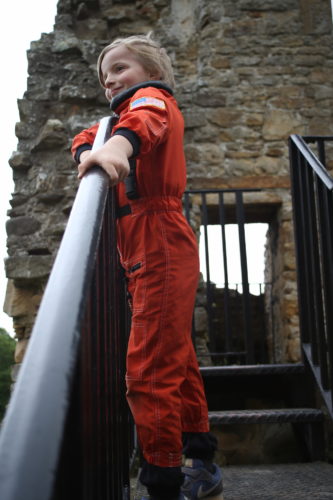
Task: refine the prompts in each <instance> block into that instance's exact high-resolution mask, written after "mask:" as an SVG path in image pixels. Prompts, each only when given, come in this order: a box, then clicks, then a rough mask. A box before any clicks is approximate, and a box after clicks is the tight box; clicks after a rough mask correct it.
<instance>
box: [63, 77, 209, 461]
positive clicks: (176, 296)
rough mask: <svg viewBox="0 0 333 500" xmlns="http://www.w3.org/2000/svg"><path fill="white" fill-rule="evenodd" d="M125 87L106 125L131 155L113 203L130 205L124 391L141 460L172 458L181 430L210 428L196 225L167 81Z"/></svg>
mask: <svg viewBox="0 0 333 500" xmlns="http://www.w3.org/2000/svg"><path fill="white" fill-rule="evenodd" d="M127 93H128V91H127ZM132 94H133V95H132V96H129V97H127V96H126V97H127V98H125V99H121V100H120V103H119V104H117V106H116V109H114V110H115V111H116V113H117V114H118V115H119V121H118V123H117V124H116V125H115V126H114V127H113V130H112V134H115V133H116V134H118V133H119V134H121V135H124V136H126V137H127V138H128V139H129V140H130V141H131V142H133V147H134V150H135V154H136V163H137V167H136V179H137V191H138V199H136V200H128V198H127V196H126V194H125V187H124V183H120V184H119V185H118V186H117V197H118V200H117V201H118V206H119V207H123V206H125V205H128V204H129V205H130V207H131V213H130V214H128V215H126V216H124V217H121V218H119V219H118V221H117V239H118V240H117V244H118V250H119V254H120V259H121V264H122V266H123V267H124V269H125V271H126V276H127V278H128V291H129V293H130V295H131V297H132V326H131V333H130V339H129V344H128V352H127V374H126V382H127V399H128V403H129V405H130V408H131V411H132V414H133V417H134V420H135V423H136V426H137V432H138V437H139V442H140V445H141V449H142V452H143V455H144V457H145V459H146V461H147V462H148V463H151V464H154V465H157V466H160V467H178V466H180V464H181V453H182V432H208V430H209V429H208V412H207V403H206V398H205V394H204V389H203V383H202V378H201V375H200V372H199V368H198V364H197V360H196V355H195V351H194V348H193V344H192V339H191V325H192V314H193V307H194V301H195V295H196V289H197V284H198V275H199V261H198V248H197V242H196V239H195V235H194V233H193V231H192V229H191V228H190V226H189V225H188V223H187V221H186V219H185V217H184V215H183V213H182V202H181V197H182V195H183V192H184V189H185V185H186V166H185V158H184V152H183V132H184V122H183V117H182V114H181V112H180V110H179V108H178V106H177V103H176V101H175V99H174V98H173V96H172V94H171V92H170V91H168V90H166V88H156V87H155V86H154V85H152V86H143V87H141V88H139V89H134V90H133V92H132ZM117 97H119V96H117ZM113 108H114V106H113ZM97 127H98V125H95V126H93V127H92V128H90V129H87V130H84V131H83V132H81V133H80V134H78V135H77V136H76V137H75V139H74V142H73V147H72V151H73V154H75V152H76V151H77V148H78V147H82V146H83V145H85V146H86V147H89V146H88V145H90V144H92V143H93V140H94V137H95V134H96V130H97ZM134 143H135V144H134ZM85 146H84V148H83V149H85Z"/></svg>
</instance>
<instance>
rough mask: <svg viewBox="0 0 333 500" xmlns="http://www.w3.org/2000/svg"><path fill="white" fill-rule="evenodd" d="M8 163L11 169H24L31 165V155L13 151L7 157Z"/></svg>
mask: <svg viewBox="0 0 333 500" xmlns="http://www.w3.org/2000/svg"><path fill="white" fill-rule="evenodd" d="M9 165H10V166H11V167H12V169H16V170H20V171H26V170H28V169H29V168H30V167H31V165H32V161H31V157H30V155H27V154H25V153H21V152H19V151H14V152H13V154H12V156H11V157H10V159H9Z"/></svg>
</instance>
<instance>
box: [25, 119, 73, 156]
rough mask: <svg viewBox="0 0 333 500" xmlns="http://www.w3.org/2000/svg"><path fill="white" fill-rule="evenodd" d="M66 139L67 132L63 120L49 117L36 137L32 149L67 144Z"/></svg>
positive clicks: (36, 149)
mask: <svg viewBox="0 0 333 500" xmlns="http://www.w3.org/2000/svg"><path fill="white" fill-rule="evenodd" d="M67 140H68V137H67V132H66V129H65V126H64V124H63V122H62V121H61V120H58V119H57V118H49V119H48V120H47V122H46V123H45V125H44V126H43V128H42V130H41V132H40V134H39V136H38V137H37V140H36V144H35V145H34V147H33V151H39V150H43V149H46V150H47V149H53V148H55V147H59V146H64V145H65V144H67Z"/></svg>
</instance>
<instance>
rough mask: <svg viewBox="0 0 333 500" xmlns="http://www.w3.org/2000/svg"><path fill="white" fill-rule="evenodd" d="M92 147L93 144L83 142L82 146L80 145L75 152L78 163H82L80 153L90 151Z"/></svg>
mask: <svg viewBox="0 0 333 500" xmlns="http://www.w3.org/2000/svg"><path fill="white" fill-rule="evenodd" d="M90 149H92V145H91V144H88V143H87V144H81V146H79V147H78V148H77V150H76V152H75V155H74V160H75V161H76V163H80V155H81V153H83V151H88V150H90Z"/></svg>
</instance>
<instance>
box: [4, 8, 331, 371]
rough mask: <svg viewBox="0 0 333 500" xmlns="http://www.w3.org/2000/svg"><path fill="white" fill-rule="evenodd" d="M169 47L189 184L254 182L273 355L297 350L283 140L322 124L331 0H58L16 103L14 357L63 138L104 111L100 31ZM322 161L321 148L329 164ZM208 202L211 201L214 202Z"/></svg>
mask: <svg viewBox="0 0 333 500" xmlns="http://www.w3.org/2000/svg"><path fill="white" fill-rule="evenodd" d="M151 30H152V31H153V32H154V34H155V36H156V37H157V38H158V39H159V40H160V41H161V42H162V44H163V45H164V46H165V47H166V49H167V50H168V53H169V54H170V56H171V58H172V61H173V65H174V68H175V76H176V80H177V90H176V97H177V99H178V101H179V104H180V107H181V110H182V112H183V114H184V117H185V123H186V132H185V152H186V157H187V165H188V186H189V187H191V188H197V189H200V188H252V187H255V188H258V187H259V188H262V191H261V192H259V193H256V194H252V195H251V197H250V198H249V200H248V201H249V203H251V204H252V205H253V206H255V210H254V211H253V221H256V222H267V223H268V224H269V231H268V239H267V245H266V277H267V280H269V281H270V282H271V283H272V295H273V300H272V301H271V307H272V308H273V313H274V317H275V326H274V328H275V333H274V335H275V337H276V339H277V343H276V346H275V351H276V352H275V355H276V358H277V360H278V361H280V362H286V361H289V362H290V361H291V362H293V361H297V360H298V359H299V337H298V319H297V297H296V295H297V294H296V277H295V258H294V247H293V230H292V208H291V196H290V180H289V164H288V143H287V139H288V136H289V135H290V134H292V133H297V134H301V135H332V134H333V120H332V109H333V85H332V83H333V45H332V40H333V39H332V21H331V7H330V0H280V1H276V0H238V1H234V0H145V1H142V0H122V1H118V0H84V1H82V0H59V2H58V14H57V17H56V20H55V27H54V31H53V32H52V33H49V34H43V35H42V37H41V39H40V40H38V41H35V42H32V44H31V49H30V50H29V51H28V59H29V78H28V84H27V91H26V93H25V94H24V96H23V97H22V98H21V99H19V111H20V121H19V123H17V126H16V135H17V137H18V139H19V143H18V150H17V151H16V152H14V153H13V155H12V157H11V159H10V166H11V168H12V169H13V176H14V181H15V191H14V193H13V196H12V199H11V201H10V203H11V210H10V213H9V215H10V219H9V220H8V223H7V232H8V255H9V257H8V259H7V261H6V273H7V277H8V290H7V296H6V301H5V306H4V307H5V311H6V312H7V313H8V314H9V315H10V316H11V317H12V318H13V322H14V327H15V331H16V335H17V339H18V343H17V349H16V362H17V363H20V362H21V360H22V357H23V354H24V351H25V348H26V345H27V342H28V339H29V336H30V334H31V330H32V325H33V322H34V318H35V314H36V311H37V309H38V305H39V303H40V300H41V296H42V293H43V289H44V287H45V283H46V280H47V277H48V275H49V272H50V268H51V266H52V262H53V260H54V257H55V254H56V252H57V248H58V246H59V242H60V240H61V237H62V234H63V232H64V229H65V227H66V222H67V218H68V215H69V213H70V210H71V206H72V203H73V200H74V197H75V192H76V189H77V186H78V182H77V174H76V168H75V165H74V163H73V160H72V158H71V155H70V145H71V140H72V138H73V136H74V135H75V134H76V133H77V132H79V131H80V130H82V128H85V127H87V126H90V125H91V124H93V123H94V122H96V121H97V120H98V119H99V118H101V117H103V116H105V115H107V114H108V113H109V109H108V105H107V103H106V101H105V98H104V92H103V89H101V88H100V87H99V84H98V81H97V77H96V69H95V68H96V60H97V56H98V54H99V52H100V51H101V49H102V48H103V47H104V46H105V45H106V44H107V43H109V41H110V40H112V39H114V38H115V37H117V36H119V35H121V36H124V35H125V36H126V35H130V34H138V33H147V32H149V31H151ZM327 166H328V168H332V167H333V163H332V158H331V161H330V163H329V164H328V165H327ZM211 203H212V204H214V203H215V201H214V199H213V198H212V200H211Z"/></svg>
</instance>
